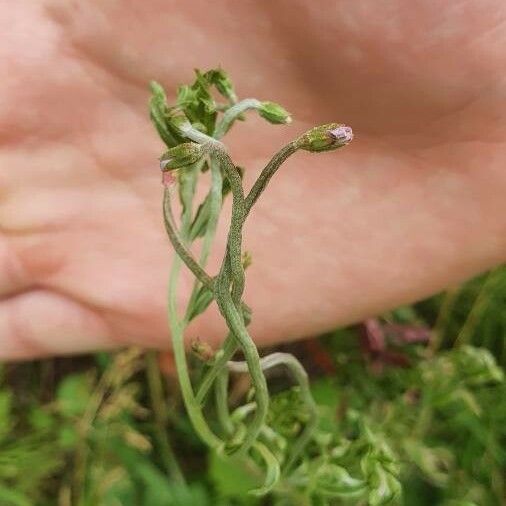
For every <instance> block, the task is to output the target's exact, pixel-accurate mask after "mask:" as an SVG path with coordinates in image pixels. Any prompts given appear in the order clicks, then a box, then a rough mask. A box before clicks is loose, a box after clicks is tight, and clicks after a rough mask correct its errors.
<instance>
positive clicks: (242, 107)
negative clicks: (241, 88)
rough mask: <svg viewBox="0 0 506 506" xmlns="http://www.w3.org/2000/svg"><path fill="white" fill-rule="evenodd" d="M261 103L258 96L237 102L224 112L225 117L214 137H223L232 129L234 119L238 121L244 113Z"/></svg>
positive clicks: (256, 107) (217, 127)
mask: <svg viewBox="0 0 506 506" xmlns="http://www.w3.org/2000/svg"><path fill="white" fill-rule="evenodd" d="M260 105H261V103H260V101H259V100H257V99H256V98H245V99H244V100H241V101H240V102H237V104H235V105H233V106H232V107H230V109H227V110H226V111H225V113H224V114H223V118H222V119H221V121H220V122H219V123H218V125H217V126H216V129H215V130H214V138H215V139H221V138H222V137H223V136H224V135H225V134H226V133H227V132H228V131H229V129H230V127H231V126H232V124H233V123H234V121H236V120H237V119H238V118H239V117H240V116H241V114H242V113H244V112H246V111H248V110H250V109H258V108H259V107H260Z"/></svg>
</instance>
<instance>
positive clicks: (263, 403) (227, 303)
mask: <svg viewBox="0 0 506 506" xmlns="http://www.w3.org/2000/svg"><path fill="white" fill-rule="evenodd" d="M216 285H217V287H218V292H217V298H216V300H217V303H218V307H219V309H220V312H221V313H222V315H223V317H224V318H225V320H226V321H227V324H228V326H229V328H230V330H231V331H232V333H233V334H234V336H235V337H236V339H237V341H238V342H239V345H240V346H241V348H242V350H243V353H244V357H245V359H246V362H247V364H248V368H249V373H250V375H251V382H252V384H253V387H254V389H255V400H256V407H257V409H256V411H255V415H254V417H253V420H252V422H251V424H250V426H249V427H248V430H247V432H246V435H245V437H244V441H243V443H242V445H241V447H240V448H239V449H238V450H237V451H238V452H239V453H245V452H246V451H248V450H249V448H250V447H251V445H252V444H253V443H254V442H255V440H256V439H257V437H258V434H259V432H260V430H261V428H262V425H263V423H264V421H265V418H266V416H267V411H268V408H269V392H268V389H267V381H266V379H265V376H264V373H263V371H262V368H261V366H260V357H259V355H258V349H257V347H256V346H255V343H254V342H253V340H252V339H251V337H250V335H249V334H248V331H247V330H246V326H245V325H244V320H243V318H242V316H241V315H240V314H239V312H238V311H237V308H236V306H235V304H234V302H233V300H232V296H231V294H230V292H229V290H228V287H227V286H223V283H220V282H219V281H218V283H217V284H216Z"/></svg>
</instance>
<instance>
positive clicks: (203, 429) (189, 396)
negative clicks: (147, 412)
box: [164, 165, 223, 449]
mask: <svg viewBox="0 0 506 506" xmlns="http://www.w3.org/2000/svg"><path fill="white" fill-rule="evenodd" d="M197 171H200V167H199V166H198V165H196V166H194V167H193V169H192V172H191V173H190V176H191V179H190V182H189V187H188V188H185V189H184V190H185V191H183V192H182V199H183V208H184V211H183V215H182V219H181V235H182V240H183V241H184V240H185V239H186V237H187V235H188V234H189V229H190V225H191V219H192V205H191V204H192V201H193V196H194V194H195V187H196V179H197ZM164 200H165V199H164ZM181 265H182V260H181V258H180V257H179V256H176V257H175V258H174V261H173V264H172V270H171V274H170V279H169V290H168V317H169V325H170V330H171V336H172V349H173V353H174V359H175V362H176V368H177V373H178V378H179V383H180V387H181V393H182V396H183V402H184V404H185V407H186V410H187V412H188V416H189V417H190V420H191V422H192V425H193V427H194V429H195V431H196V432H197V434H198V435H199V436H200V438H201V439H202V441H204V442H205V443H206V444H207V445H208V446H210V447H211V448H215V449H217V448H219V447H221V446H222V443H223V442H222V441H221V439H219V438H218V437H217V436H216V435H215V434H214V433H213V432H212V431H211V429H210V428H209V426H208V425H207V423H206V420H205V418H204V415H203V413H202V411H201V409H200V406H199V404H198V403H197V401H196V399H195V395H194V392H193V388H192V385H191V380H190V374H189V371H188V363H187V360H186V352H185V347H184V322H182V321H181V320H180V318H179V315H178V310H177V286H178V283H179V275H180V271H181Z"/></svg>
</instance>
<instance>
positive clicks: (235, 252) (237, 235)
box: [212, 148, 246, 308]
mask: <svg viewBox="0 0 506 506" xmlns="http://www.w3.org/2000/svg"><path fill="white" fill-rule="evenodd" d="M212 155H213V156H214V157H216V159H217V160H218V162H219V164H220V166H221V167H222V168H223V170H224V171H225V174H226V175H227V178H228V180H229V183H230V188H231V190H232V217H231V219H230V229H229V232H228V240H227V254H226V255H225V258H224V260H223V263H222V265H221V269H220V273H219V274H218V278H219V279H220V280H221V281H220V282H222V283H223V284H226V283H227V264H228V265H229V266H230V274H231V276H232V281H233V285H232V300H233V301H234V303H235V304H236V307H237V308H239V307H240V302H241V297H242V293H243V291H244V283H245V278H244V268H243V265H242V258H241V248H242V226H243V223H244V218H245V216H246V215H245V208H244V191H243V188H242V180H241V176H240V174H239V171H238V170H237V167H236V166H235V165H234V164H233V162H232V160H231V159H230V156H229V155H228V153H227V152H226V151H224V150H223V149H220V148H217V149H213V153H212Z"/></svg>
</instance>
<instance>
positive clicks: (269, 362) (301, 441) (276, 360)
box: [227, 352, 318, 471]
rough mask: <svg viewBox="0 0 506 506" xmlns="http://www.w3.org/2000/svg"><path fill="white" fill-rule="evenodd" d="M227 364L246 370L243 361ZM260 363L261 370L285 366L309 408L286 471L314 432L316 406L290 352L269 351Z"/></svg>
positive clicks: (234, 368) (231, 367)
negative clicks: (305, 421) (307, 418)
mask: <svg viewBox="0 0 506 506" xmlns="http://www.w3.org/2000/svg"><path fill="white" fill-rule="evenodd" d="M227 365H228V368H229V370H231V371H234V372H241V373H244V372H247V370H248V368H247V364H246V363H245V362H228V364H227ZM260 365H261V367H262V370H263V371H267V370H268V369H271V368H273V367H277V366H279V365H283V366H285V367H286V368H287V369H288V371H289V372H290V373H291V375H292V377H293V379H294V380H295V382H296V383H297V384H298V385H299V387H300V393H301V396H302V399H303V401H304V403H305V404H306V406H307V408H308V410H309V420H308V422H307V423H306V427H305V428H304V430H303V432H302V433H301V435H300V436H299V438H298V439H297V441H296V442H295V444H294V445H293V447H292V449H291V452H290V456H289V457H288V459H287V462H286V464H285V469H286V471H289V470H290V469H291V468H292V467H293V465H294V464H295V462H296V461H297V458H298V457H299V456H300V455H301V453H302V451H303V450H304V448H305V447H306V445H307V444H308V442H309V441H310V439H311V437H312V435H313V434H314V431H315V429H316V424H317V421H318V412H317V406H316V403H315V402H314V399H313V396H312V395H311V389H310V387H309V380H308V376H307V373H306V371H305V369H304V367H303V366H302V364H301V363H300V362H299V361H298V360H297V359H296V358H295V357H294V356H293V355H291V354H290V353H279V352H278V353H271V354H270V355H268V356H266V357H263V358H262V359H260Z"/></svg>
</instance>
